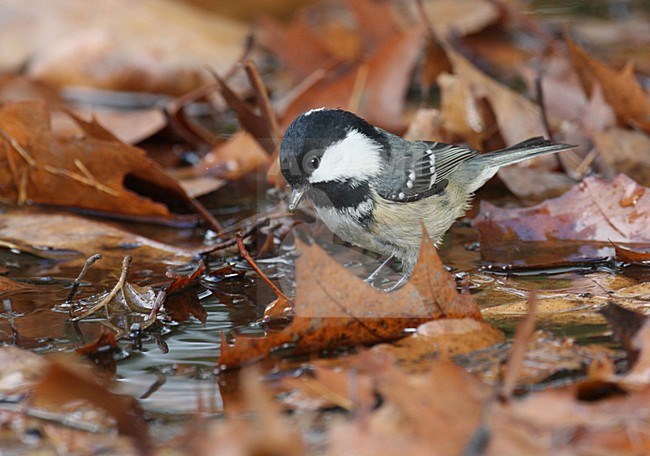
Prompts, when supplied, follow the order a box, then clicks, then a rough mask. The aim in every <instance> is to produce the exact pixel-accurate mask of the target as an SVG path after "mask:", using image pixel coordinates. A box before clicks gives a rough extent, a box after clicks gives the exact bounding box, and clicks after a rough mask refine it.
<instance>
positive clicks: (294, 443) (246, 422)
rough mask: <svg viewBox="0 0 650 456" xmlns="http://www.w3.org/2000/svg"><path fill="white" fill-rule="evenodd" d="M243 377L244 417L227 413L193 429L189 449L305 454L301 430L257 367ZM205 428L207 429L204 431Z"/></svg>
mask: <svg viewBox="0 0 650 456" xmlns="http://www.w3.org/2000/svg"><path fill="white" fill-rule="evenodd" d="M240 378H241V389H242V395H243V398H244V402H245V406H246V411H247V415H246V416H245V418H242V417H237V416H227V417H226V418H225V419H224V420H212V421H210V422H209V423H206V426H205V427H203V426H202V427H199V428H198V429H196V428H192V429H191V430H190V439H189V442H191V444H190V451H191V452H192V453H193V454H201V455H210V454H216V453H218V454H230V455H245V454H249V455H253V454H259V455H262V454H277V455H279V454H282V455H286V456H300V455H303V454H305V453H306V451H305V442H304V441H303V437H302V435H301V433H300V432H299V431H298V430H297V429H296V428H295V427H294V426H293V425H292V423H291V422H290V421H289V419H288V418H287V417H285V416H284V415H283V414H282V410H281V408H280V405H279V404H277V403H276V402H274V401H273V398H272V397H271V393H270V391H269V390H268V389H267V388H266V386H265V384H264V383H263V382H262V381H260V380H261V378H260V373H259V372H258V370H257V369H252V368H249V369H245V370H244V371H243V372H242V374H241V376H240ZM205 428H207V432H205V431H203V429H205ZM197 430H198V434H197Z"/></svg>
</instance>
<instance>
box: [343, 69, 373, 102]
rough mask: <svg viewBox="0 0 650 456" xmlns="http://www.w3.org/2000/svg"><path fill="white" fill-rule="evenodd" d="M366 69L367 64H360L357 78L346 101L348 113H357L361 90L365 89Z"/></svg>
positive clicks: (361, 95)
mask: <svg viewBox="0 0 650 456" xmlns="http://www.w3.org/2000/svg"><path fill="white" fill-rule="evenodd" d="M368 69H369V67H368V64H367V63H362V64H361V65H360V66H359V69H358V70H357V76H356V78H355V79H354V85H353V86H352V93H351V94H350V99H349V100H348V111H352V112H355V111H359V106H361V99H362V98H363V90H364V89H365V88H366V82H367V81H368Z"/></svg>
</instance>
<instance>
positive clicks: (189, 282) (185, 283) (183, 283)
mask: <svg viewBox="0 0 650 456" xmlns="http://www.w3.org/2000/svg"><path fill="white" fill-rule="evenodd" d="M204 272H205V265H204V264H203V262H201V264H199V266H198V267H197V268H196V269H195V270H194V272H192V273H191V274H188V275H179V276H176V277H174V280H172V283H170V284H169V285H168V286H167V288H165V291H166V292H167V296H169V295H171V294H174V293H178V292H180V291H184V290H185V289H186V288H189V287H191V286H194V285H195V284H196V283H197V282H198V281H199V278H200V277H201V274H203V273H204Z"/></svg>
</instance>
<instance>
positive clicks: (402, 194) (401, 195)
mask: <svg viewBox="0 0 650 456" xmlns="http://www.w3.org/2000/svg"><path fill="white" fill-rule="evenodd" d="M397 196H398V197H399V199H404V197H405V196H406V195H405V194H404V192H399V195H397Z"/></svg>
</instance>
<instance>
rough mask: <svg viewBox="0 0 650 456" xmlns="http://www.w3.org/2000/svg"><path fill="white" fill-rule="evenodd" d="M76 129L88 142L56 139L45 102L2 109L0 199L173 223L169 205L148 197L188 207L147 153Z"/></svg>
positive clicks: (98, 130)
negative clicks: (158, 219) (84, 134)
mask: <svg viewBox="0 0 650 456" xmlns="http://www.w3.org/2000/svg"><path fill="white" fill-rule="evenodd" d="M77 124H78V125H79V127H80V128H82V129H83V130H84V132H85V133H86V134H87V135H88V136H87V137H85V138H68V139H63V140H62V139H57V138H54V137H53V136H52V132H51V130H50V119H49V114H48V112H47V109H46V106H45V105H44V104H43V103H40V102H17V103H7V104H5V105H3V106H2V107H1V108H0V133H1V135H0V140H1V142H0V143H1V144H2V151H3V152H4V153H3V154H0V163H4V166H3V167H2V169H0V196H2V197H4V198H6V199H9V200H11V201H14V202H16V203H19V204H24V203H26V202H27V201H30V202H33V203H40V204H48V205H56V206H65V207H74V208H78V209H86V210H92V211H99V212H102V213H106V214H113V215H123V216H124V215H128V216H142V217H151V218H152V219H154V218H160V219H162V220H165V219H166V220H169V221H172V220H174V217H173V216H172V214H171V212H170V210H169V208H168V207H167V206H166V204H165V203H162V202H157V201H154V200H153V199H151V198H149V197H146V196H144V194H146V192H149V194H150V195H152V196H155V197H158V198H160V199H162V200H164V201H166V202H167V203H168V204H171V203H175V204H179V203H180V204H184V205H185V206H188V204H189V197H188V196H187V195H186V194H185V192H184V191H183V189H182V188H181V187H180V186H179V185H178V183H177V182H176V181H175V180H173V179H172V178H171V177H169V176H168V175H167V174H166V173H165V172H164V170H163V169H162V168H161V167H160V166H159V165H157V164H156V163H155V162H153V161H152V160H151V159H149V158H148V157H147V156H146V154H145V152H144V151H143V150H141V149H137V148H134V147H131V146H127V145H125V144H123V143H121V142H119V141H117V140H115V139H114V136H113V135H112V134H111V133H110V132H108V131H107V130H105V129H104V128H103V127H101V126H100V125H99V124H97V123H96V122H90V123H86V122H84V121H81V120H79V121H77ZM107 164H110V166H107ZM129 187H130V188H133V189H136V191H134V190H130V189H129ZM137 191H141V192H143V193H137Z"/></svg>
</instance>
